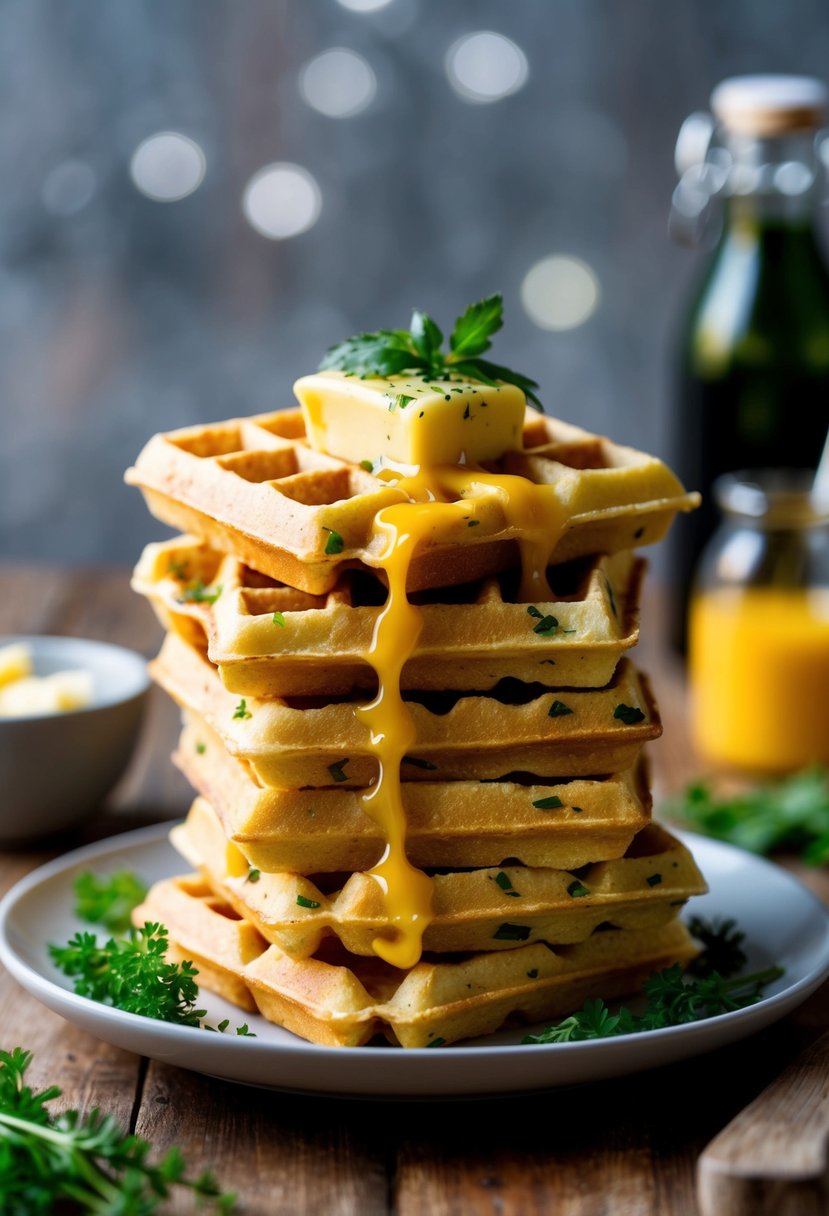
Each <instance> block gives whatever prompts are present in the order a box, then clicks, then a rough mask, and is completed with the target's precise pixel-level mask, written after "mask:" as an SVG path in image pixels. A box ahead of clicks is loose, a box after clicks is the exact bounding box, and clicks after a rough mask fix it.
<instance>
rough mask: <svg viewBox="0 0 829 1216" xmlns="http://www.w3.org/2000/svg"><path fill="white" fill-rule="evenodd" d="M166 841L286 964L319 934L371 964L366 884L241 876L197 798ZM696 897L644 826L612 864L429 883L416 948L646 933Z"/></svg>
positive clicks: (373, 889) (372, 902)
mask: <svg viewBox="0 0 829 1216" xmlns="http://www.w3.org/2000/svg"><path fill="white" fill-rule="evenodd" d="M171 839H172V842H173V844H174V845H175V847H176V848H177V849H178V851H179V852H180V853H181V854H182V856H183V857H184V858H185V859H186V860H187V861H188V862H189V863H190V864H191V865H192V866H194V867H195V868H196V869H198V870H199V871H200V872H201V873H202V875H203V877H204V878H205V880H206V881H207V882H208V883H209V884H210V886H211V887H212V888H213V890H214V891H215V892H216V893H217V894H219V895H221V896H222V897H223V898H225V899H226V900H227V902H228V903H229V904H230V905H231V907H233V908H234V909H235V911H236V912H238V913H239V915H240V916H242V917H244V919H245V920H246V921H249V922H250V923H251V924H253V925H254V926H255V927H256V928H257V929H258V930H259V932H260V933H261V934H262V936H263V937H264V938H265V939H266V940H267V941H269V942H273V943H274V944H275V945H277V946H279V948H280V950H283V951H284V952H285V953H286V954H289V955H290V956H291V957H292V958H307V957H309V956H310V955H312V954H315V953H316V952H317V950H318V949H319V948H320V945H321V944H322V941H323V938H324V937H328V936H329V935H330V934H334V935H336V936H337V937H338V938H339V940H340V941H341V942H342V944H343V946H344V947H345V949H346V950H347V951H348V952H349V953H350V954H364V955H372V954H373V953H374V950H373V948H372V942H373V941H375V939H376V938H377V937H378V935H380V936H382V934H383V933H384V932H385V931H387V924H388V918H387V914H386V909H385V903H384V900H383V895H382V891H381V888H380V887H379V885H378V884H377V883H376V882H375V881H374V880H373V879H372V878H371V877H369V876H368V875H366V874H352V875H351V876H346V875H328V876H326V875H322V876H316V877H314V878H303V877H302V876H300V875H298V874H293V873H289V872H285V871H283V872H281V873H275V874H273V873H272V874H268V873H264V872H261V871H259V872H257V870H255V869H254V870H252V871H251V869H250V867H249V865H248V863H247V861H246V859H245V858H244V857H243V855H242V854H241V853H240V852H239V850H238V848H237V847H236V846H235V845H233V844H229V843H228V840H227V838H226V836H225V833H224V829H223V827H222V824H221V822H220V820H219V818H218V816H217V814H216V812H215V811H214V810H213V809H212V808H211V807H210V805H209V803H207V802H206V801H205V800H204V799H199V800H198V801H197V802H196V803H195V804H194V806H193V808H192V809H191V811H190V814H189V815H188V817H187V821H186V823H184V824H181V825H180V826H178V827H176V828H174V829H173V831H172V833H171ZM705 890H706V886H705V882H704V881H703V878H702V875H701V874H700V872H699V870H698V869H697V867H696V865H695V864H694V860H693V858H692V857H691V854H690V853H689V852H688V850H687V849H686V848H685V847H684V845H682V844H680V843H679V841H678V840H676V839H675V838H674V837H673V836H671V835H670V834H669V833H668V832H666V831H665V829H664V828H661V827H659V826H657V825H656V824H651V825H650V826H649V827H647V828H645V829H644V830H643V831H642V832H640V833H639V835H638V836H637V837H636V838H635V840H634V841H633V842H632V844H631V847H630V848H629V849H628V851H627V852H626V854H625V856H624V857H622V858H620V859H618V860H616V861H604V862H599V863H597V864H595V865H591V866H587V867H585V868H584V869H582V870H580V871H579V872H578V874H576V873H572V872H570V871H567V870H553V869H541V868H530V867H526V866H520V865H515V864H507V865H504V866H503V867H492V868H487V869H480V870H461V871H454V872H449V873H445V872H442V871H441V872H438V873H436V874H435V875H434V888H433V905H432V906H433V911H434V920H433V921H432V923H431V924H430V925H429V927H428V929H427V930H426V934H425V936H424V939H423V948H424V950H427V951H434V952H435V953H438V954H442V953H446V952H449V951H463V952H474V951H481V950H510V949H514V948H515V945H516V943H519V942H531V941H535V942H538V941H541V942H547V943H548V944H551V945H571V944H572V943H573V942H580V941H584V939H585V938H587V937H589V936H590V934H591V933H592V932H593V931H594V930H595V929H596V928H597V927H598V926H599V925H600V924H608V925H612V926H613V927H614V928H616V929H653V928H656V927H657V926H658V925H663V924H665V923H667V921H669V920H672V919H673V918H674V916H676V909H677V908H678V907H681V906H682V905H683V904H684V903H685V902H686V901H687V900H688V899H689V898H690V897H691V896H692V895H701V894H703V893H704V892H705Z"/></svg>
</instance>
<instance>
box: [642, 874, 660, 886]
mask: <svg viewBox="0 0 829 1216" xmlns="http://www.w3.org/2000/svg"><path fill="white" fill-rule="evenodd" d="M645 882H646V883H647V884H648V886H649V887H658V886H659V884H660V883H661V882H662V875H661V874H649V875H648V877H647V878H646V879H645Z"/></svg>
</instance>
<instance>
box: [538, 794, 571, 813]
mask: <svg viewBox="0 0 829 1216" xmlns="http://www.w3.org/2000/svg"><path fill="white" fill-rule="evenodd" d="M533 806H534V807H535V808H536V810H539V811H557V810H558V808H559V807H560V806H564V803H563V802H562V801H561V799H560V798H559V796H558V794H550V796H549V798H536V800H535V802H534V803H533Z"/></svg>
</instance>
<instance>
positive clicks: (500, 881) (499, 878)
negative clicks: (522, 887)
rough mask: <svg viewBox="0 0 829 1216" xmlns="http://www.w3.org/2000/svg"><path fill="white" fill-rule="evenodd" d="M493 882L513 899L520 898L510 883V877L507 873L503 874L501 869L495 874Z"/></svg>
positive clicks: (519, 894)
mask: <svg viewBox="0 0 829 1216" xmlns="http://www.w3.org/2000/svg"><path fill="white" fill-rule="evenodd" d="M495 882H496V884H497V885H498V886H499V887H500V888H501V890H502V891H503V892H504V894H505V895H511V896H512V897H513V898H514V899H520V898H521V893H520V892H519V891H516V889H515V887H514V886H513V885H512V879H511V878H510V876H509V874H505V873H504V871H503V870H499V871H498V873H497V874H496V875H495Z"/></svg>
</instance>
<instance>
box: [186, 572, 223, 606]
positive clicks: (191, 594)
mask: <svg viewBox="0 0 829 1216" xmlns="http://www.w3.org/2000/svg"><path fill="white" fill-rule="evenodd" d="M221 594H222V584H221V583H217V584H216V589H215V591H209V590H208V588H207V587H206V586H205V585H204V583H203V582H202V581H201V579H200V578H197V579H195V580H194V581H193V582H192V583H188V585H187V586H186V587H185V588H184V590H183V591H182V593H181V595H180V596H179V603H180V604H215V603H216V600H217V599H218V598H219V596H220V595H221Z"/></svg>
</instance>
